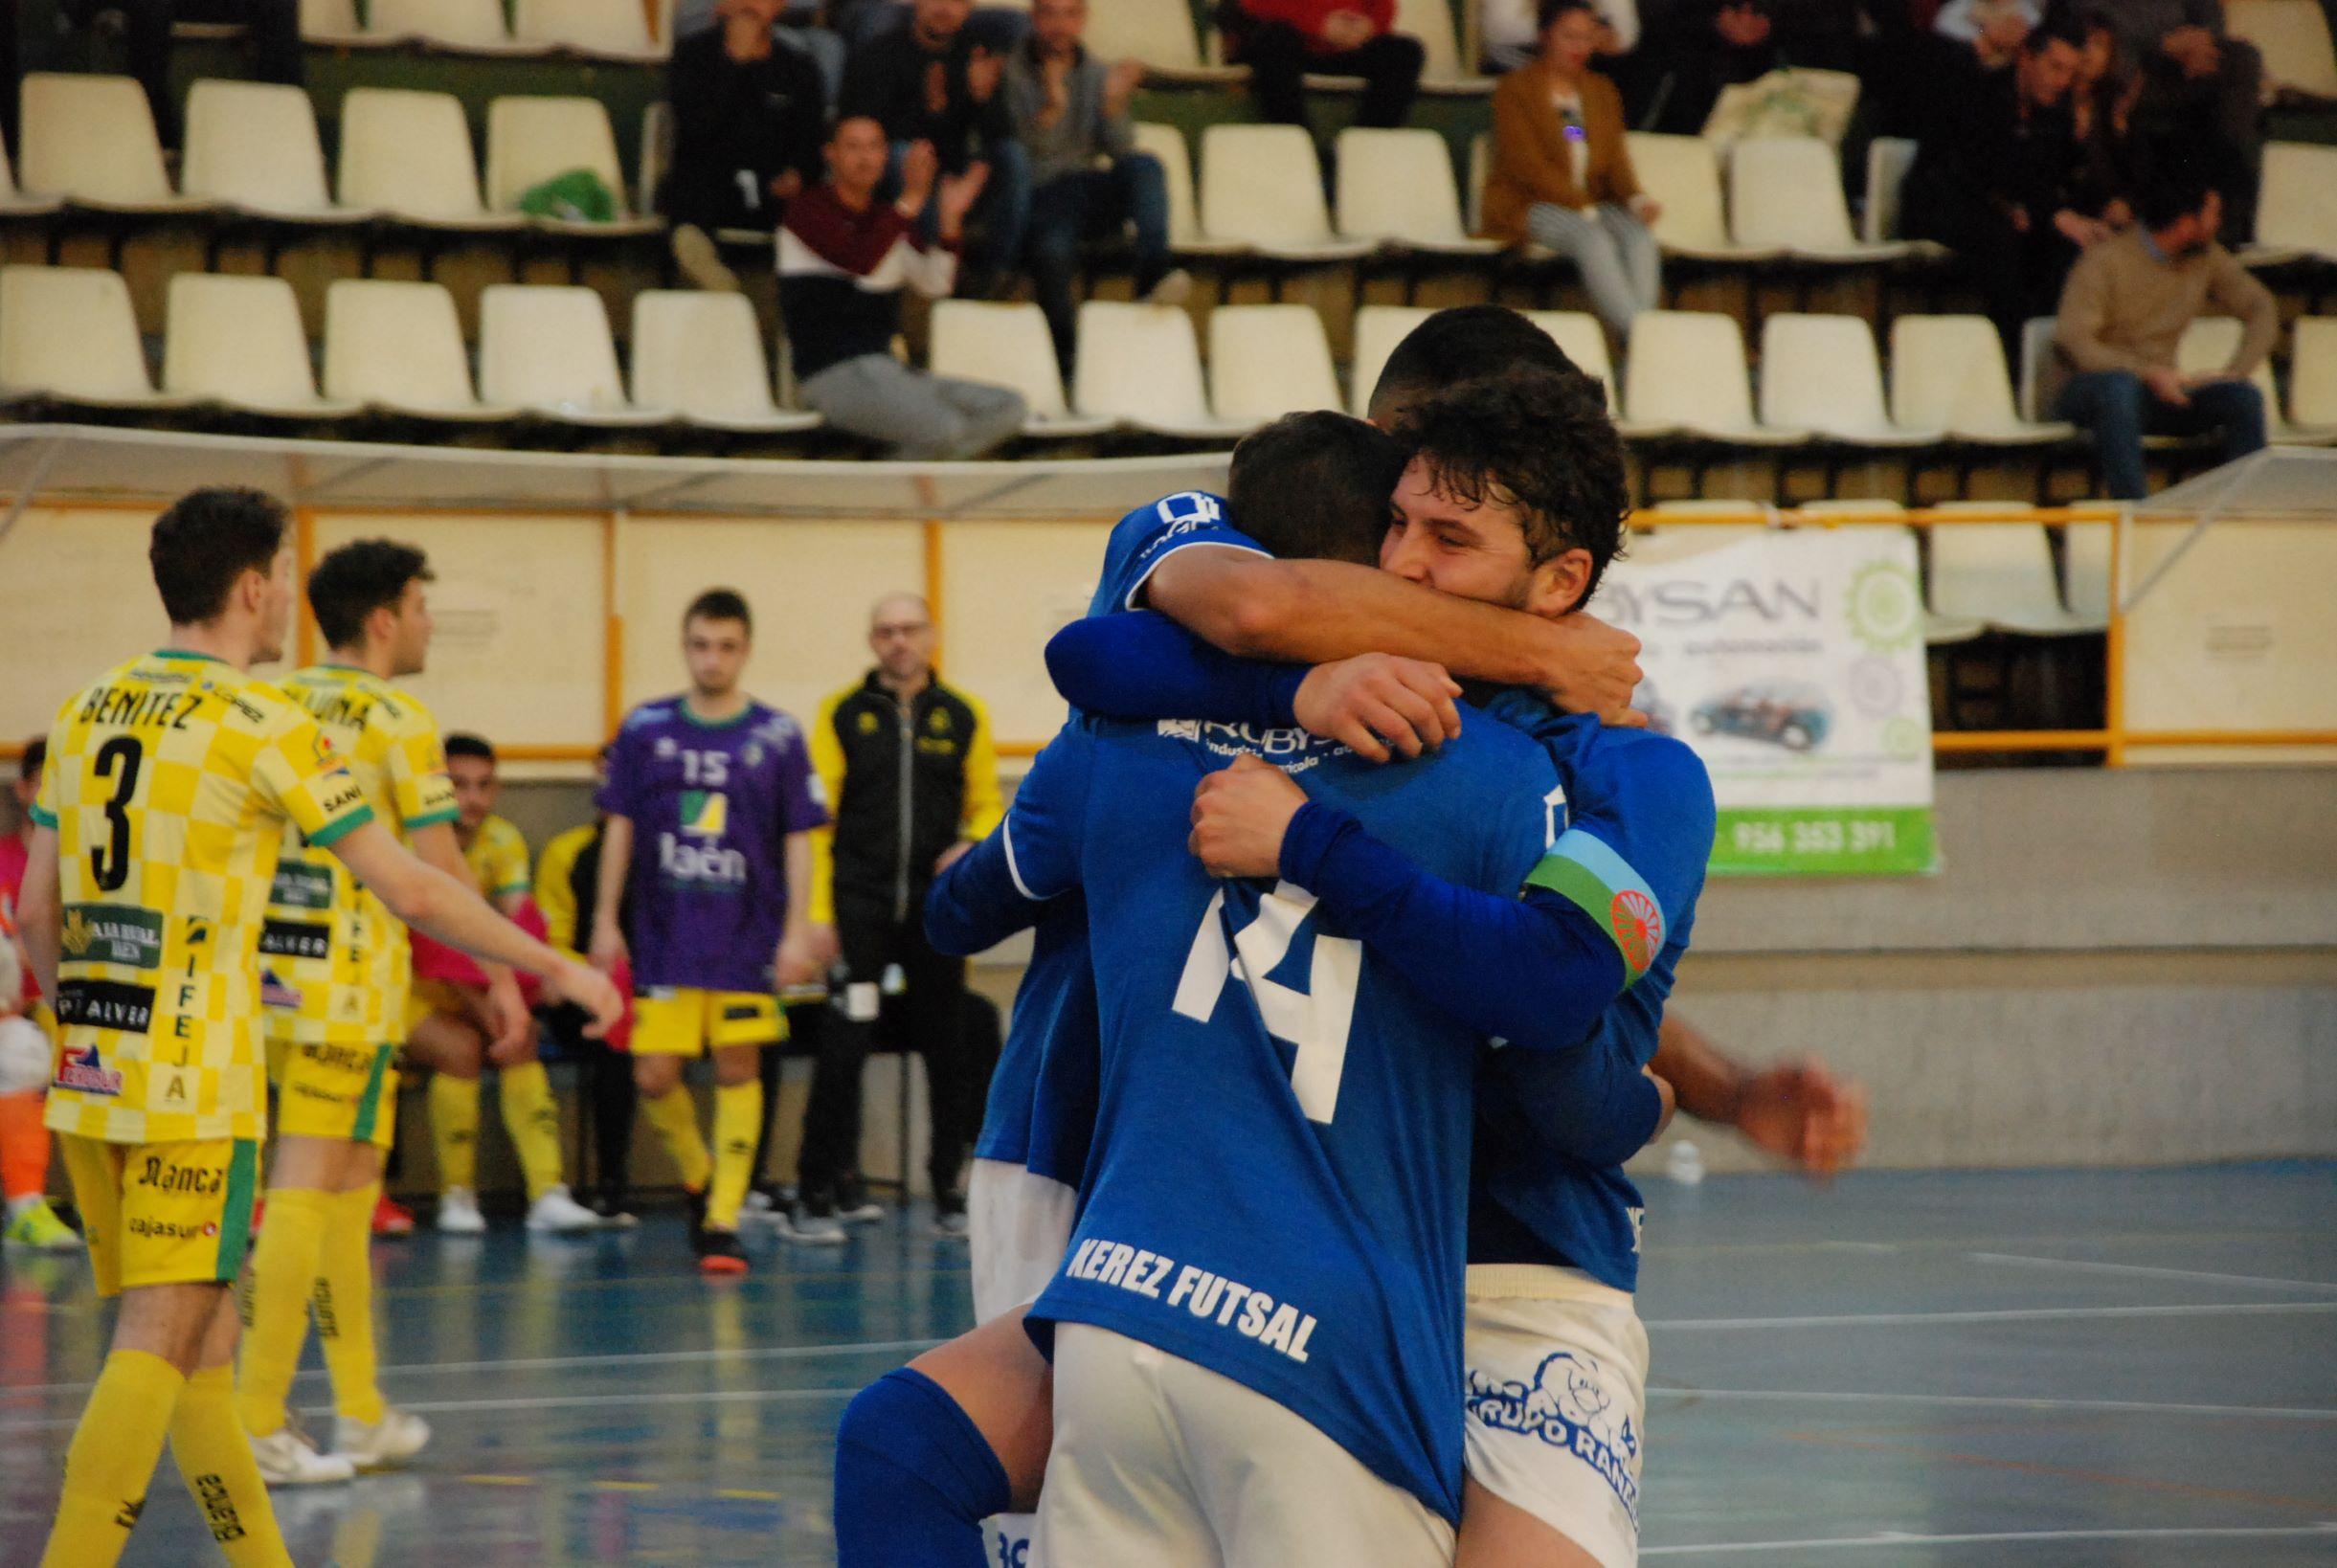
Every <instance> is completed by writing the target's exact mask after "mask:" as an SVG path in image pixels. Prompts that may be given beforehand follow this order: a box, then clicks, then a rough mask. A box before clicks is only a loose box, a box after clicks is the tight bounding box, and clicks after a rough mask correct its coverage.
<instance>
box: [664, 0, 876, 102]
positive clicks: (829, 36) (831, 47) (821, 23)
mask: <svg viewBox="0 0 2337 1568" xmlns="http://www.w3.org/2000/svg"><path fill="white" fill-rule="evenodd" d="M721 4H722V0H678V3H677V4H676V5H675V6H674V11H673V38H674V42H675V44H676V45H679V44H680V43H681V41H682V40H683V39H685V38H686V37H688V36H690V35H691V34H695V33H707V32H710V31H712V30H713V29H714V28H715V27H717V26H718V25H719V19H718V17H717V15H716V12H717V11H719V10H720V9H721ZM826 24H827V7H826V6H825V5H823V4H821V3H820V0H781V3H780V6H779V22H778V33H779V41H780V42H781V43H787V44H793V45H795V46H796V48H798V50H800V51H801V52H802V53H804V54H806V55H809V56H811V57H812V63H813V64H815V65H817V66H819V67H820V84H821V85H822V86H823V87H824V88H825V89H826V91H827V98H828V101H830V102H834V101H835V99H836V94H837V92H838V90H839V89H840V88H842V87H843V58H844V43H843V35H842V34H839V33H837V32H836V31H835V30H834V29H833V28H831V27H829V26H827V25H826Z"/></svg>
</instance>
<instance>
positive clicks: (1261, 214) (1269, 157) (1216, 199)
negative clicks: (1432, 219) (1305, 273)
mask: <svg viewBox="0 0 2337 1568" xmlns="http://www.w3.org/2000/svg"><path fill="white" fill-rule="evenodd" d="M1201 228H1202V233H1203V234H1205V235H1208V236H1209V237H1210V238H1211V239H1215V240H1231V241H1233V242H1235V243H1238V244H1241V245H1244V246H1247V248H1248V249H1250V250H1253V251H1256V252H1257V253H1259V254H1260V255H1262V256H1270V257H1274V258H1279V259H1282V260H1287V261H1344V260H1352V259H1354V258H1357V257H1360V256H1367V255H1369V254H1370V253H1371V251H1372V249H1373V246H1372V242H1371V241H1370V240H1365V239H1342V238H1340V237H1339V236H1338V235H1337V234H1335V233H1333V232H1332V228H1331V214H1330V213H1329V211H1328V210H1327V209H1326V208H1325V206H1324V204H1323V180H1322V165H1321V162H1320V161H1319V160H1318V159H1317V158H1316V156H1315V139H1314V138H1313V137H1312V136H1310V135H1309V134H1308V133H1307V132H1306V131H1304V130H1302V129H1300V128H1299V127H1298V126H1296V125H1225V124H1220V125H1211V126H1209V127H1208V128H1207V129H1205V130H1203V131H1202V135H1201Z"/></svg>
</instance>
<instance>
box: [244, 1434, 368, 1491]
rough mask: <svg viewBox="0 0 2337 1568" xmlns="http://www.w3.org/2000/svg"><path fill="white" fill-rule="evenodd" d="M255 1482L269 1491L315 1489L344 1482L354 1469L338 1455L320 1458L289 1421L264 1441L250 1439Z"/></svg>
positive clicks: (354, 1474)
mask: <svg viewBox="0 0 2337 1568" xmlns="http://www.w3.org/2000/svg"><path fill="white" fill-rule="evenodd" d="M252 1458H253V1459H255V1460H257V1461H258V1464H259V1478H260V1479H261V1480H262V1481H265V1482H266V1483H267V1484H268V1485H269V1486H271V1487H315V1486H322V1485H325V1484H326V1483H328V1482H333V1481H348V1480H351V1479H353V1478H354V1477H355V1476H356V1474H357V1467H355V1466H354V1465H352V1464H350V1463H349V1462H348V1460H346V1459H344V1458H342V1457H341V1456H340V1455H339V1454H321V1453H318V1452H317V1451H316V1448H315V1446H314V1445H312V1444H310V1443H309V1441H308V1440H307V1439H306V1438H304V1437H303V1436H302V1435H301V1433H300V1430H299V1428H297V1427H295V1426H294V1425H293V1424H292V1422H289V1421H287V1422H284V1423H283V1424H282V1425H281V1426H279V1427H278V1428H277V1429H276V1430H275V1431H273V1432H270V1433H269V1434H268V1435H267V1436H265V1437H258V1436H254V1437H253V1438H252Z"/></svg>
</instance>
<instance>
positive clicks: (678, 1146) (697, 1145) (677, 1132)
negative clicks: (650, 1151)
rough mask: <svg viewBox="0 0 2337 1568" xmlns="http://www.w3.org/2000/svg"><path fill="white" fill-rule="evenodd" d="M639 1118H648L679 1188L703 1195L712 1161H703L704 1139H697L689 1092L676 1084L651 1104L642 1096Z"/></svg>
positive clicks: (695, 1119)
mask: <svg viewBox="0 0 2337 1568" xmlns="http://www.w3.org/2000/svg"><path fill="white" fill-rule="evenodd" d="M641 1114H642V1115H644V1116H646V1117H648V1118H649V1125H650V1126H651V1127H654V1128H656V1129H657V1132H658V1137H659V1138H660V1139H661V1140H663V1143H664V1145H665V1153H667V1154H671V1155H672V1156H673V1162H674V1168H675V1170H677V1171H678V1172H680V1173H681V1176H682V1185H683V1186H685V1187H687V1188H688V1189H689V1190H690V1191H691V1192H693V1193H702V1192H704V1191H706V1178H707V1176H708V1173H709V1172H710V1170H711V1169H712V1166H713V1161H712V1160H711V1159H709V1158H708V1157H707V1153H706V1139H704V1138H702V1137H700V1136H699V1135H698V1108H697V1106H696V1105H694V1104H693V1103H692V1102H691V1100H690V1097H689V1090H688V1089H686V1088H684V1087H683V1086H681V1085H679V1084H677V1085H675V1086H673V1087H672V1088H670V1089H668V1090H667V1091H666V1092H665V1093H663V1094H662V1095H660V1096H658V1097H657V1098H656V1099H654V1100H652V1099H649V1098H647V1097H646V1096H643V1098H642V1100H641Z"/></svg>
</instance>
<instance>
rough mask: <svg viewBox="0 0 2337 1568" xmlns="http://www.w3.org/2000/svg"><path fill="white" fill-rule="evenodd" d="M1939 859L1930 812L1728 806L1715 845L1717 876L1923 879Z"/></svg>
mask: <svg viewBox="0 0 2337 1568" xmlns="http://www.w3.org/2000/svg"><path fill="white" fill-rule="evenodd" d="M1939 860H1940V853H1939V844H1938V842H1937V841H1936V840H1934V839H1933V837H1932V831H1931V808H1930V807H1928V806H1808V807H1795V806H1768V807H1758V806H1756V807H1733V808H1724V809H1722V811H1721V812H1720V824H1719V835H1718V837H1717V839H1716V840H1715V841H1714V843H1713V847H1712V870H1713V872H1714V873H1715V874H1716V875H1719V876H1764V875H1767V876H1797V877H1829V876H1893V875H1899V876H1920V875H1922V874H1924V873H1927V872H1931V871H1936V870H1938V869H1939Z"/></svg>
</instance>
